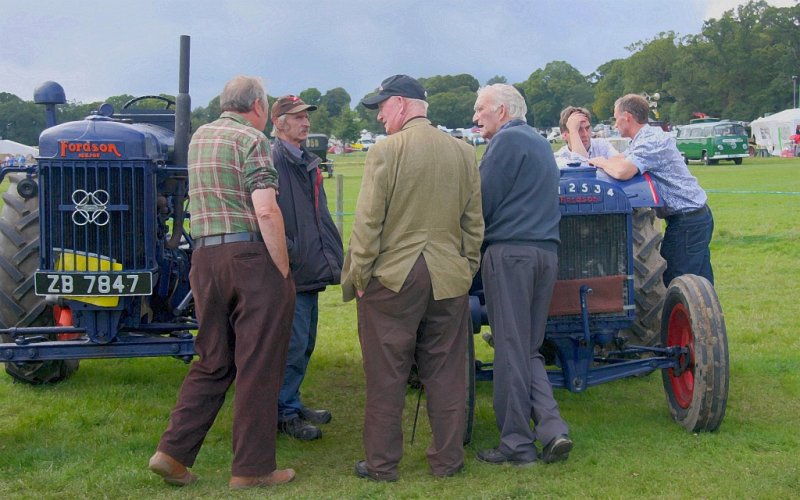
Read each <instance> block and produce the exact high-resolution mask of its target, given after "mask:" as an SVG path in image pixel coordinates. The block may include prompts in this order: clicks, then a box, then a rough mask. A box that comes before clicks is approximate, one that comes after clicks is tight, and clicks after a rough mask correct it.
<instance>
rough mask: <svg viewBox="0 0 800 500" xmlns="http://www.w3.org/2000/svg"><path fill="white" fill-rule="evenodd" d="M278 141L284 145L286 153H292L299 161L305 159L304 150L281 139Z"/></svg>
mask: <svg viewBox="0 0 800 500" xmlns="http://www.w3.org/2000/svg"><path fill="white" fill-rule="evenodd" d="M278 140H279V141H281V144H282V145H283V147H284V148H286V151H288V152H289V153H291V155H292V156H294V157H295V158H297V159H298V160H299V159H301V158H303V150H302V149H300V148H298V147H297V146H295V145H294V144H292V143H291V142H287V141H284V140H283V139H281V138H278Z"/></svg>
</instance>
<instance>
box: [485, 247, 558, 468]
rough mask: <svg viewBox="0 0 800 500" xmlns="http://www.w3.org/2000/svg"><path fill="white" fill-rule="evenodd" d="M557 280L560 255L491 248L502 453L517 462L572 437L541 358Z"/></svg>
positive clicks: (488, 272) (490, 299) (489, 304)
mask: <svg viewBox="0 0 800 500" xmlns="http://www.w3.org/2000/svg"><path fill="white" fill-rule="evenodd" d="M557 276H558V254H556V253H555V252H550V251H546V250H542V249H540V248H537V247H534V246H527V245H507V244H502V243H499V244H493V245H490V246H489V247H488V248H487V249H486V252H485V254H484V256H483V262H482V264H481V278H482V279H483V287H484V293H485V294H486V308H487V312H488V313H489V324H490V325H491V328H492V335H493V337H494V354H495V356H494V413H495V419H496V421H497V428H498V429H499V430H500V446H499V450H500V451H501V452H502V453H503V454H504V455H506V456H508V457H511V458H514V459H518V460H534V459H536V456H537V449H536V445H535V444H534V441H536V440H537V439H538V440H539V441H540V442H541V443H542V444H543V445H547V444H548V443H549V442H550V440H552V439H553V438H554V437H556V436H558V435H560V434H566V433H567V431H568V429H567V424H566V423H565V422H564V420H563V419H562V418H561V414H560V412H559V410H558V403H556V400H555V399H554V398H553V388H552V386H551V385H550V380H549V379H548V378H547V372H546V371H545V365H544V357H543V356H542V355H541V353H539V348H540V347H541V346H542V342H543V341H544V333H545V326H546V325H547V312H548V310H549V308H550V299H551V297H552V295H553V287H554V285H555V281H556V277H557ZM531 419H533V422H534V425H535V430H531V427H530V421H531Z"/></svg>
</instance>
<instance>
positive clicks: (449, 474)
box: [433, 464, 464, 477]
mask: <svg viewBox="0 0 800 500" xmlns="http://www.w3.org/2000/svg"><path fill="white" fill-rule="evenodd" d="M463 471H464V464H461V465H459V466H458V467H456V468H455V469H453V470H451V471H450V472H445V473H444V474H435V473H434V474H433V477H453V476H455V475H456V474H460V473H461V472H463Z"/></svg>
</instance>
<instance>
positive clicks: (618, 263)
mask: <svg viewBox="0 0 800 500" xmlns="http://www.w3.org/2000/svg"><path fill="white" fill-rule="evenodd" d="M627 217H628V215H627V214H624V213H622V214H613V213H612V214H583V215H565V216H562V218H561V225H560V230H561V245H560V246H559V250H558V258H559V263H558V268H559V270H558V281H556V284H555V288H554V290H553V298H552V301H551V303H550V318H551V319H554V318H558V319H559V320H566V321H580V314H581V302H580V294H581V292H580V290H581V288H582V287H588V288H589V289H591V290H592V293H591V294H589V295H588V296H587V307H588V312H589V314H590V315H591V316H592V317H593V318H604V319H611V318H620V317H626V316H628V315H630V314H632V309H633V305H632V302H631V294H630V283H631V280H632V277H631V276H630V274H631V273H630V271H629V270H628V251H627V247H628V241H629V239H628V229H627V228H628V222H627ZM551 326H552V325H551Z"/></svg>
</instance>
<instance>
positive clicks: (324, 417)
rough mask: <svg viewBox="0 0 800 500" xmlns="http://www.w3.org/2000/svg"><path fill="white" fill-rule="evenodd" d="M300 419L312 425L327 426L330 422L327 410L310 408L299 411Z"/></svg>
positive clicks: (329, 413) (329, 414)
mask: <svg viewBox="0 0 800 500" xmlns="http://www.w3.org/2000/svg"><path fill="white" fill-rule="evenodd" d="M300 418H302V419H303V420H305V421H306V422H311V423H312V424H317V425H319V424H327V423H328V422H330V421H331V412H329V411H328V410H312V409H311V408H303V409H302V410H300Z"/></svg>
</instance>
